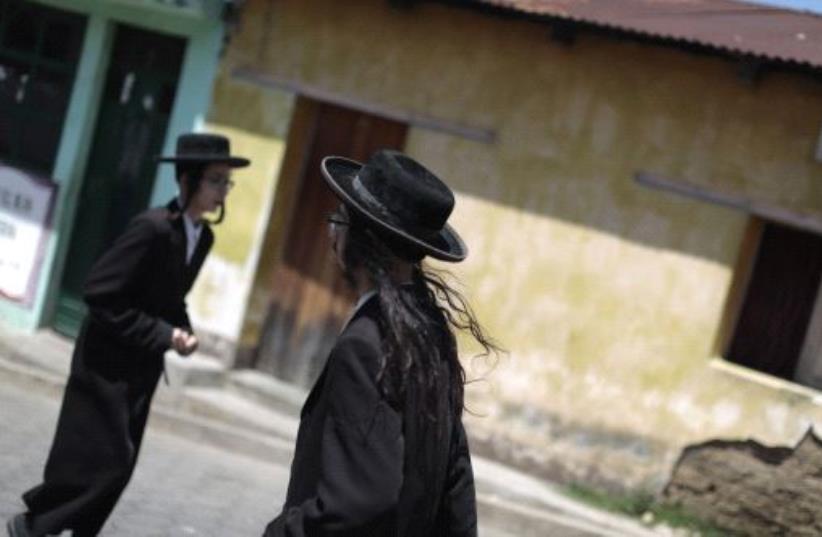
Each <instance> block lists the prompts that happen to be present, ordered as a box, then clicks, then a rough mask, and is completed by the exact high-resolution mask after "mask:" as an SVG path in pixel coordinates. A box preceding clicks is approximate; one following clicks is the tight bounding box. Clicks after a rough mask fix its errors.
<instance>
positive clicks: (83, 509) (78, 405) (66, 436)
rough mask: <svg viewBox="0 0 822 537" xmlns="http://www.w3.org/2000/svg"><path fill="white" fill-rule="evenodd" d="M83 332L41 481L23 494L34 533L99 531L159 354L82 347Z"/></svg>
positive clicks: (132, 448) (142, 419)
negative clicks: (113, 352)
mask: <svg viewBox="0 0 822 537" xmlns="http://www.w3.org/2000/svg"><path fill="white" fill-rule="evenodd" d="M83 340H84V338H83V337H82V335H81V338H80V340H78V346H77V348H76V349H75V352H74V356H73V358H72V372H71V375H70V377H69V380H68V383H67V385H66V390H65V394H64V397H63V405H62V408H61V410H60V417H59V419H58V423H57V429H56V432H55V435H54V441H53V443H52V447H51V451H50V453H49V456H48V461H47V462H46V466H45V472H44V478H43V482H42V483H41V484H40V485H38V486H36V487H34V488H33V489H31V490H29V491H28V492H26V493H25V494H24V495H23V501H24V502H25V503H26V505H27V507H28V519H29V522H30V527H31V530H32V533H33V535H35V536H37V537H39V536H43V535H49V534H59V533H60V532H61V531H62V530H64V529H71V530H73V534H74V535H75V536H76V537H80V536H83V537H86V536H93V535H97V534H98V533H99V532H100V529H101V528H102V527H103V524H105V522H106V519H107V518H108V516H109V514H111V511H112V510H113V509H114V506H115V504H116V503H117V501H118V500H119V498H120V495H121V494H122V492H123V489H124V488H125V487H126V485H127V484H128V482H129V480H130V479H131V474H132V472H133V470H134V466H135V464H136V463H137V455H138V453H139V451H140V444H141V443H142V440H143V432H144V430H145V426H146V420H147V419H148V413H149V408H150V406H151V399H152V397H153V395H154V391H155V389H156V387H157V381H158V379H159V377H160V374H161V372H162V357H146V359H144V360H134V356H133V355H132V356H131V357H130V358H123V357H122V356H111V355H109V357H106V356H101V355H100V353H97V352H95V353H92V352H88V350H87V349H85V347H86V345H85V344H84V341H83Z"/></svg>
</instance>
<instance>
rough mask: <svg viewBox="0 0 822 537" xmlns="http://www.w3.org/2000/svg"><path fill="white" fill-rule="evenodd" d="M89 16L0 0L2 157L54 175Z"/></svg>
mask: <svg viewBox="0 0 822 537" xmlns="http://www.w3.org/2000/svg"><path fill="white" fill-rule="evenodd" d="M84 32H85V18H84V17H82V16H80V15H75V14H72V13H68V12H65V11H60V10H57V9H52V8H48V7H45V6H39V5H37V4H33V3H26V2H18V1H16V0H0V118H2V119H1V120H0V160H2V161H3V162H5V163H7V164H11V165H13V166H17V167H20V168H25V169H28V170H30V171H34V172H38V173H42V174H44V175H50V174H51V172H52V168H53V166H54V160H55V158H56V155H57V148H58V146H59V143H60V134H61V132H62V128H63V120H64V118H65V113H66V109H67V108H68V101H69V97H70V95H71V88H72V86H73V83H74V74H75V70H76V67H77V62H78V61H79V58H80V53H81V47H82V38H83V34H84Z"/></svg>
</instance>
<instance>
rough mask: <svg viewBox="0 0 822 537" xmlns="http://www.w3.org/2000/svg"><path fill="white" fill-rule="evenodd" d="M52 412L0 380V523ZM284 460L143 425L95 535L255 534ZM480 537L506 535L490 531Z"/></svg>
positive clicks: (34, 470) (274, 499) (277, 491)
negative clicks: (132, 461)
mask: <svg viewBox="0 0 822 537" xmlns="http://www.w3.org/2000/svg"><path fill="white" fill-rule="evenodd" d="M58 410H59V402H58V401H56V400H54V399H51V398H49V397H47V396H45V395H42V394H40V393H37V392H31V391H27V390H24V389H21V388H19V387H15V386H12V385H10V384H9V383H8V382H6V381H4V380H2V379H0V518H2V520H5V519H6V518H7V517H9V516H11V515H12V514H14V513H16V512H19V511H21V510H22V509H23V504H22V502H21V500H20V494H21V493H22V492H23V491H25V490H27V489H28V488H29V487H31V486H33V485H35V484H37V483H38V482H39V479H40V477H41V473H42V469H43V463H44V462H45V458H46V455H47V453H48V449H49V446H50V443H51V437H52V434H53V432H54V425H55V422H56V419H57V412H58ZM288 464H289V461H275V463H272V464H266V463H265V462H260V461H258V460H255V459H250V458H246V457H244V456H241V455H237V454H233V453H230V452H227V451H223V450H220V449H216V448H214V447H211V446H208V445H203V444H198V443H194V442H191V441H189V440H187V439H184V438H180V437H177V436H175V435H173V434H169V433H166V432H164V431H157V430H153V429H152V427H151V426H150V425H149V429H148V432H147V435H146V438H145V441H144V444H143V450H142V453H141V459H140V461H139V463H138V465H137V469H136V471H135V474H134V477H133V479H132V481H131V483H130V484H129V486H128V488H127V489H126V491H125V493H124V494H123V496H122V498H121V501H120V503H119V504H118V505H117V507H116V509H115V510H114V513H113V514H112V516H111V518H110V519H109V521H108V523H107V524H106V526H105V527H104V529H103V532H102V535H103V536H109V537H171V536H173V537H180V536H203V537H205V536H209V537H211V536H213V537H234V536H258V535H260V534H261V533H262V530H263V528H264V527H265V524H266V523H267V521H268V520H270V519H271V518H272V517H273V516H274V515H275V514H276V513H277V512H278V510H279V508H280V506H281V505H282V502H283V499H284V497H285V489H286V486H287V480H288ZM3 527H4V526H3ZM0 531H3V530H0ZM67 534H68V532H66V535H67ZM481 534H482V535H483V537H508V534H507V533H506V532H504V531H502V530H492V529H490V528H483V531H482V533H481ZM3 535H4V534H3ZM558 535H560V534H558Z"/></svg>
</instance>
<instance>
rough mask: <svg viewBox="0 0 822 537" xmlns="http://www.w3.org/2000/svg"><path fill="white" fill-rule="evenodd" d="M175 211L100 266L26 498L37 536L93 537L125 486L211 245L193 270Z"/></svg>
mask: <svg viewBox="0 0 822 537" xmlns="http://www.w3.org/2000/svg"><path fill="white" fill-rule="evenodd" d="M177 209H178V208H177V205H176V202H172V203H170V204H169V205H168V206H166V207H163V208H157V209H151V210H149V211H146V212H144V213H142V214H140V215H138V216H137V217H136V218H135V219H134V220H132V221H131V223H130V224H129V225H128V227H127V229H126V230H125V232H124V233H123V234H122V235H121V236H120V237H119V238H117V239H116V241H115V242H114V244H113V245H112V246H111V247H110V248H109V249H108V250H107V251H106V252H105V253H104V254H103V255H102V256H101V257H100V259H98V260H97V262H96V263H95V264H94V266H93V267H92V269H91V272H90V273H89V276H88V278H87V280H86V284H85V288H84V299H85V301H86V303H87V304H88V307H89V314H88V315H87V317H86V319H85V321H84V322H83V326H82V328H81V329H80V334H79V336H78V338H77V342H76V344H75V348H74V354H73V356H72V362H71V373H70V376H69V379H68V383H67V384H66V390H65V394H64V398H63V405H62V408H61V410H60V417H59V420H58V423H57V430H56V433H55V437H54V442H53V444H52V448H51V451H50V453H49V458H48V461H47V463H46V468H45V474H44V481H43V483H42V484H41V485H39V486H37V487H35V488H34V489H32V490H30V491H29V492H27V493H26V494H25V495H24V497H23V498H24V500H25V502H26V504H27V506H28V508H29V513H30V520H31V523H32V529H33V530H34V534H35V535H40V534H43V533H45V532H49V533H59V532H60V530H62V529H64V528H74V529H76V530H77V531H76V532H75V534H76V535H94V534H96V532H97V531H99V528H100V527H101V526H102V525H103V523H104V522H105V520H106V518H107V517H108V514H109V513H110V512H111V510H112V509H113V507H114V505H115V503H116V502H117V499H118V498H119V496H120V493H121V492H122V490H123V489H124V488H125V486H126V484H127V483H128V481H129V479H130V477H131V473H132V471H133V469H134V465H135V463H136V461H137V454H138V452H139V449H140V444H141V441H142V436H143V430H144V429H145V425H146V419H147V417H148V411H149V405H150V403H151V398H152V396H153V394H154V390H155V388H156V385H157V381H158V379H159V377H160V374H161V373H162V371H163V354H164V353H165V351H166V350H168V349H169V348H170V346H171V334H172V330H173V328H174V327H185V328H188V329H189V330H190V327H191V323H190V322H189V319H188V314H187V312H186V304H185V296H186V294H187V293H188V291H189V289H190V288H191V285H192V284H193V282H194V279H195V278H196V276H197V273H198V272H199V270H200V267H201V265H202V263H203V260H204V259H205V257H206V255H207V253H208V251H209V249H210V248H211V244H212V242H213V240H214V236H213V234H212V232H211V230H210V229H209V228H208V226H207V225H206V226H205V227H204V228H203V230H202V232H201V235H200V240H199V242H198V244H197V247H196V250H195V252H194V255H193V256H192V260H191V263H190V264H188V265H187V264H186V258H185V256H186V234H185V229H184V228H183V225H184V224H183V220H182V218H172V211H176V210H177Z"/></svg>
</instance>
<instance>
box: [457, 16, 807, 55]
mask: <svg viewBox="0 0 822 537" xmlns="http://www.w3.org/2000/svg"><path fill="white" fill-rule="evenodd" d="M473 3H476V4H485V5H490V6H496V7H498V8H502V9H506V10H511V11H517V12H521V13H529V14H533V15H542V16H548V17H556V18H560V19H566V20H569V21H576V22H584V23H588V24H593V25H596V26H601V27H604V28H610V29H614V30H619V31H625V32H631V33H638V34H642V35H647V36H650V37H655V38H660V39H665V40H674V41H681V42H685V43H692V44H696V45H703V46H707V47H711V48H716V49H719V50H724V51H727V52H731V53H739V54H749V55H753V56H757V57H760V58H763V59H768V60H774V61H782V62H789V63H798V64H803V65H808V66H812V67H822V16H820V15H815V14H813V13H810V12H803V11H791V10H787V9H780V8H774V7H768V6H762V5H756V4H751V3H748V2H742V1H738V0H474V2H473Z"/></svg>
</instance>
